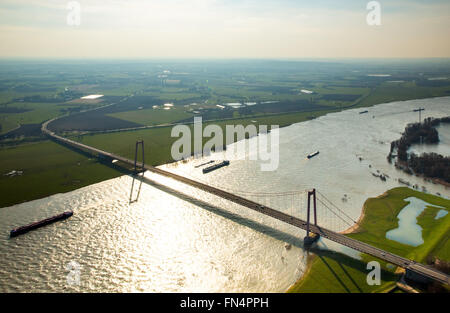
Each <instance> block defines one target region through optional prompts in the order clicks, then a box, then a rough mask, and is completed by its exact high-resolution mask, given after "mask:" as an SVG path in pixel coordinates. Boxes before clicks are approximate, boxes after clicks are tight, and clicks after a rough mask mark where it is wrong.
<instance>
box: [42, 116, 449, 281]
mask: <svg viewBox="0 0 450 313" xmlns="http://www.w3.org/2000/svg"><path fill="white" fill-rule="evenodd" d="M51 121H52V120H50V121H48V122H46V123H44V124H43V125H42V131H43V132H45V133H46V134H48V135H49V136H51V137H52V138H54V139H56V140H58V141H60V142H63V143H65V144H68V145H71V146H74V147H76V148H79V149H83V150H87V151H89V152H91V153H94V154H97V155H99V156H106V157H109V158H111V159H116V160H118V161H121V162H123V163H125V164H129V165H132V166H134V161H133V160H130V159H127V158H124V157H122V156H119V155H115V154H112V153H109V152H107V151H103V150H100V149H97V148H94V147H90V146H87V145H84V144H82V143H79V142H76V141H73V140H70V139H67V138H64V137H61V136H58V135H56V134H55V133H53V132H51V131H49V130H48V129H47V125H48V124H49V123H50V122H51ZM138 166H139V167H141V166H142V163H138ZM144 167H145V169H146V170H148V171H150V172H152V173H156V174H159V175H162V176H165V177H170V178H172V179H175V180H177V181H180V182H182V183H185V184H187V185H190V186H193V187H195V188H198V189H200V190H203V191H205V192H208V193H210V194H213V195H216V196H219V197H221V198H224V199H227V200H229V201H231V202H234V203H237V204H239V205H241V206H245V207H247V208H249V209H252V210H255V211H257V212H260V213H262V214H265V215H268V216H271V217H273V218H275V219H277V220H280V221H282V222H285V223H288V224H290V225H293V226H296V227H298V228H301V229H303V230H306V221H304V220H302V219H299V218H296V217H293V216H291V215H288V214H285V213H283V212H280V211H277V210H274V209H272V208H269V207H267V206H263V205H261V204H258V203H256V202H254V201H251V200H248V199H245V198H242V197H240V196H237V195H234V194H232V193H229V192H227V191H224V190H221V189H218V188H215V187H212V186H209V185H206V184H203V183H200V182H198V181H195V180H192V179H189V178H186V177H183V176H180V175H177V174H174V173H171V172H168V171H164V170H161V169H159V168H156V167H153V166H150V165H145V166H144ZM310 231H311V232H313V233H316V234H319V235H320V236H322V237H324V238H327V239H329V240H331V241H334V242H337V243H339V244H342V245H344V246H347V247H350V248H352V249H355V250H357V251H360V252H363V253H366V254H369V255H372V256H374V257H377V258H379V259H382V260H385V261H386V262H389V263H392V264H395V265H397V266H399V267H402V268H405V269H408V270H411V271H413V272H415V273H418V274H420V275H422V276H425V277H428V278H431V279H433V280H436V281H439V282H441V283H445V284H450V277H449V276H448V275H446V274H444V273H442V272H439V271H437V270H435V269H434V268H432V267H429V266H426V265H423V264H421V263H417V262H415V261H412V260H409V259H406V258H403V257H401V256H398V255H395V254H393V253H390V252H387V251H384V250H382V249H379V248H376V247H373V246H371V245H369V244H366V243H364V242H361V241H358V240H355V239H352V238H349V237H347V236H345V235H342V234H339V233H336V232H334V231H331V230H328V229H326V228H322V227H319V226H315V225H310Z"/></svg>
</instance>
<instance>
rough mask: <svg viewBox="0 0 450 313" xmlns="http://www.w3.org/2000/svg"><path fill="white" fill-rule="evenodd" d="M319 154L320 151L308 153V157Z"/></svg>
mask: <svg viewBox="0 0 450 313" xmlns="http://www.w3.org/2000/svg"><path fill="white" fill-rule="evenodd" d="M318 154H319V151H316V152H313V153H310V154H308V156H307V158H308V159H311V158H313V157H315V156H316V155H318Z"/></svg>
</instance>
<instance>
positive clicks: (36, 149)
mask: <svg viewBox="0 0 450 313" xmlns="http://www.w3.org/2000/svg"><path fill="white" fill-rule="evenodd" d="M13 170H20V171H23V175H21V176H15V177H8V176H5V175H4V174H6V173H9V172H10V171H13ZM0 173H1V176H0V190H1V195H2V196H1V198H0V207H4V206H10V205H14V204H17V203H21V202H26V201H30V200H35V199H39V198H43V197H46V196H50V195H53V194H55V193H62V192H68V191H71V190H75V189H78V188H81V187H85V186H88V185H91V184H94V183H98V182H101V181H104V180H106V179H110V178H113V177H117V176H119V175H121V173H120V172H119V171H117V170H115V169H112V168H109V167H107V166H105V165H102V164H100V163H99V162H98V161H97V160H96V159H92V158H89V157H87V156H85V155H82V154H79V153H76V152H74V151H72V150H70V149H68V148H65V147H63V146H61V145H59V144H56V143H54V142H52V141H42V142H38V143H32V144H26V145H21V146H19V147H15V148H3V149H0Z"/></svg>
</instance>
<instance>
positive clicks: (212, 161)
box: [195, 160, 214, 168]
mask: <svg viewBox="0 0 450 313" xmlns="http://www.w3.org/2000/svg"><path fill="white" fill-rule="evenodd" d="M211 163H214V160H211V161H208V162H205V163H202V164H199V165H197V166H195V168H199V167H202V166H205V165H208V164H211Z"/></svg>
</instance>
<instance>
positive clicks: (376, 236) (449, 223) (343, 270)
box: [287, 187, 450, 293]
mask: <svg viewBox="0 0 450 313" xmlns="http://www.w3.org/2000/svg"><path fill="white" fill-rule="evenodd" d="M409 197H416V198H418V199H421V200H423V201H425V202H427V203H429V204H432V205H436V206H440V207H444V208H446V210H447V211H449V210H450V200H447V199H443V198H440V197H437V196H434V195H430V194H425V193H422V192H419V191H416V190H413V189H409V188H406V187H399V188H394V189H391V190H389V191H387V192H386V193H384V194H382V195H380V196H378V197H376V198H370V199H368V200H367V201H366V202H365V203H364V206H363V210H362V213H361V217H360V220H359V221H358V224H359V226H358V227H353V228H352V229H348V230H347V231H345V233H347V232H349V231H350V230H351V231H352V232H351V233H348V236H350V237H352V238H354V239H357V240H360V241H363V242H366V243H369V244H371V245H374V246H376V247H378V248H382V249H384V250H386V251H390V252H392V253H395V254H397V255H400V256H403V257H407V258H410V259H413V260H415V261H418V262H421V263H426V261H427V259H428V260H430V259H433V258H438V259H440V260H443V261H449V256H448V255H447V254H448V253H446V252H445V251H446V250H447V248H448V238H447V237H448V232H449V231H450V218H448V215H447V216H446V217H443V218H440V219H435V216H436V214H437V212H438V211H439V209H438V208H436V207H430V206H428V207H427V208H426V209H425V210H424V212H422V214H421V215H420V216H419V217H418V218H417V224H418V225H420V226H421V227H422V229H423V231H422V237H423V240H424V243H423V244H422V245H419V246H417V247H412V246H409V245H405V244H402V243H399V242H396V241H393V240H389V239H387V238H386V232H387V231H389V230H392V229H395V228H397V227H398V218H397V216H398V214H399V213H400V211H401V210H402V209H403V208H404V207H405V206H406V205H408V202H406V201H404V199H406V198H409ZM314 253H315V255H314V257H313V258H312V260H311V261H308V268H307V269H306V271H305V275H303V276H302V277H301V278H300V279H299V280H298V281H297V282H296V283H295V284H294V285H293V286H291V287H290V288H289V289H288V290H287V292H291V293H303V292H386V291H389V290H391V289H392V288H394V287H395V284H396V282H397V280H398V278H399V274H397V273H396V268H395V266H393V265H391V264H387V263H386V262H384V261H381V260H379V259H376V258H373V257H371V256H369V255H365V254H361V259H360V260H357V259H354V258H351V257H349V256H347V255H344V254H342V253H337V252H330V251H324V250H319V249H315V250H314ZM371 260H376V261H378V262H380V264H381V267H382V274H381V285H380V286H369V285H368V284H367V283H366V275H367V273H368V271H367V269H366V264H367V262H369V261H371Z"/></svg>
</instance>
